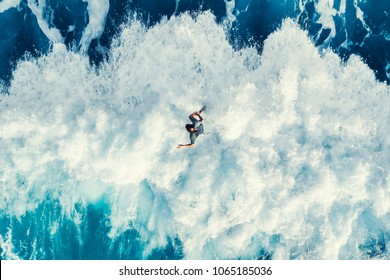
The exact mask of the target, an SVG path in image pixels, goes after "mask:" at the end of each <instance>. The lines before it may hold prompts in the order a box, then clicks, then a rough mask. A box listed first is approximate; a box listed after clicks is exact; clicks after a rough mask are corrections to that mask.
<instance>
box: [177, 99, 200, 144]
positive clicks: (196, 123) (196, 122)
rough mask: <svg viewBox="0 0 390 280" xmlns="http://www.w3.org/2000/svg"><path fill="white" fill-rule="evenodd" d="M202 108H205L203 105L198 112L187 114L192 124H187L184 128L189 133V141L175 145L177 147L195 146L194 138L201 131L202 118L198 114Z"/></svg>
mask: <svg viewBox="0 0 390 280" xmlns="http://www.w3.org/2000/svg"><path fill="white" fill-rule="evenodd" d="M204 110H206V106H203V108H202V109H200V110H199V111H198V112H195V113H192V114H191V115H190V116H189V119H190V120H191V122H192V124H187V125H186V129H187V131H188V132H189V133H190V141H191V143H189V144H179V145H178V146H177V148H178V149H181V148H193V147H194V146H195V140H196V138H197V137H198V136H199V135H201V134H202V133H203V123H202V122H203V118H202V116H201V115H200V114H201V113H202V112H203V111H204Z"/></svg>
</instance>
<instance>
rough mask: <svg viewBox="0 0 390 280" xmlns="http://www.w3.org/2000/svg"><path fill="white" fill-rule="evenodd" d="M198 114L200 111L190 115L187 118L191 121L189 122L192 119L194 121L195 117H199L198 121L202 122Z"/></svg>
mask: <svg viewBox="0 0 390 280" xmlns="http://www.w3.org/2000/svg"><path fill="white" fill-rule="evenodd" d="M200 113H201V112H200V111H198V112H195V113H192V114H191V115H190V116H189V118H190V120H191V121H192V120H193V119H195V120H196V118H195V116H198V117H199V121H203V118H202V116H201V115H200Z"/></svg>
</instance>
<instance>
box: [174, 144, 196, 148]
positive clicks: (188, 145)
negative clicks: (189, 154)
mask: <svg viewBox="0 0 390 280" xmlns="http://www.w3.org/2000/svg"><path fill="white" fill-rule="evenodd" d="M194 146H195V144H191V143H190V144H179V145H178V146H177V148H178V149H182V148H193V147H194Z"/></svg>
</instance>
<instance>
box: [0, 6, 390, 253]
mask: <svg viewBox="0 0 390 280" xmlns="http://www.w3.org/2000/svg"><path fill="white" fill-rule="evenodd" d="M91 32H92V31H91ZM96 32H100V31H99V30H98V31H96ZM85 36H86V37H85V38H84V39H83V40H85V41H88V40H90V37H88V36H89V35H88V34H87V33H86V35H85ZM0 96H1V102H0V110H1V114H0V146H1V150H0V188H1V193H0V209H1V210H0V214H1V216H0V225H1V227H0V248H1V250H0V253H1V258H2V259H372V258H374V259H389V257H390V255H389V251H388V248H389V247H390V204H389V201H390V183H389V167H390V161H389V158H390V149H389V144H390V136H389V133H388V124H387V123H388V120H389V117H390V116H389V110H388V106H389V104H390V88H389V86H388V85H386V84H385V83H384V82H380V81H378V80H377V79H376V77H375V74H374V72H373V71H372V70H371V69H370V68H369V67H368V66H367V65H366V64H365V63H364V61H362V59H361V58H359V57H358V56H355V55H352V56H351V57H350V58H349V59H348V60H347V61H344V60H341V59H340V57H339V56H338V55H337V54H335V53H334V52H332V51H331V50H330V49H325V48H323V49H319V48H317V47H316V46H315V44H314V43H313V41H312V40H311V39H310V37H309V35H308V34H307V32H306V31H304V30H302V29H300V27H299V26H298V25H297V24H296V23H295V22H294V21H293V20H290V19H286V20H284V22H283V24H282V26H281V27H280V28H279V29H277V30H276V31H275V32H273V33H272V34H271V35H270V36H269V37H268V38H267V39H266V40H265V41H264V45H263V50H262V52H261V53H259V52H258V51H257V50H256V49H255V48H251V47H245V48H242V49H239V50H237V49H235V48H233V47H232V45H231V44H230V43H229V41H228V39H227V35H226V27H225V26H224V25H223V24H218V23H217V22H216V20H215V16H214V15H213V14H211V13H210V12H203V13H200V14H197V15H194V14H188V13H184V14H180V15H177V16H172V17H171V18H169V19H167V18H164V19H163V20H162V21H161V22H159V23H157V24H156V25H154V26H153V27H146V26H145V25H144V24H143V23H142V22H141V21H139V20H137V18H136V17H135V18H130V19H129V21H128V22H127V23H126V24H124V25H123V26H122V27H121V31H120V33H119V34H118V36H116V37H115V38H114V39H113V42H112V45H111V49H110V51H109V53H108V55H107V59H106V60H105V61H104V62H102V63H101V64H100V65H99V66H96V65H91V63H90V61H89V58H88V56H87V55H86V54H85V53H83V52H80V51H76V50H72V49H69V48H67V47H66V46H65V45H64V44H63V43H62V42H53V44H52V47H51V50H50V51H49V52H48V54H46V55H42V56H39V57H37V58H35V57H31V56H28V55H27V56H25V57H24V58H23V59H22V60H20V61H19V62H18V63H17V66H16V69H15V70H14V71H13V73H12V80H11V82H10V86H9V87H8V88H5V87H4V89H3V92H2V94H1V95H0ZM203 105H207V107H208V109H207V111H206V112H205V113H204V118H205V121H204V126H205V131H206V132H208V133H209V134H207V135H202V136H200V137H199V138H198V139H197V142H196V147H195V148H194V149H186V150H178V149H176V146H177V144H179V143H186V142H188V141H189V139H188V133H186V131H185V128H184V126H185V124H186V123H188V122H189V120H188V115H190V114H191V113H192V112H194V111H196V110H199V109H200V108H201V107H202V106H203Z"/></svg>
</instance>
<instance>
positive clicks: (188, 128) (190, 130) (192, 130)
mask: <svg viewBox="0 0 390 280" xmlns="http://www.w3.org/2000/svg"><path fill="white" fill-rule="evenodd" d="M186 129H187V131H188V132H195V128H194V126H193V125H192V124H186Z"/></svg>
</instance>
